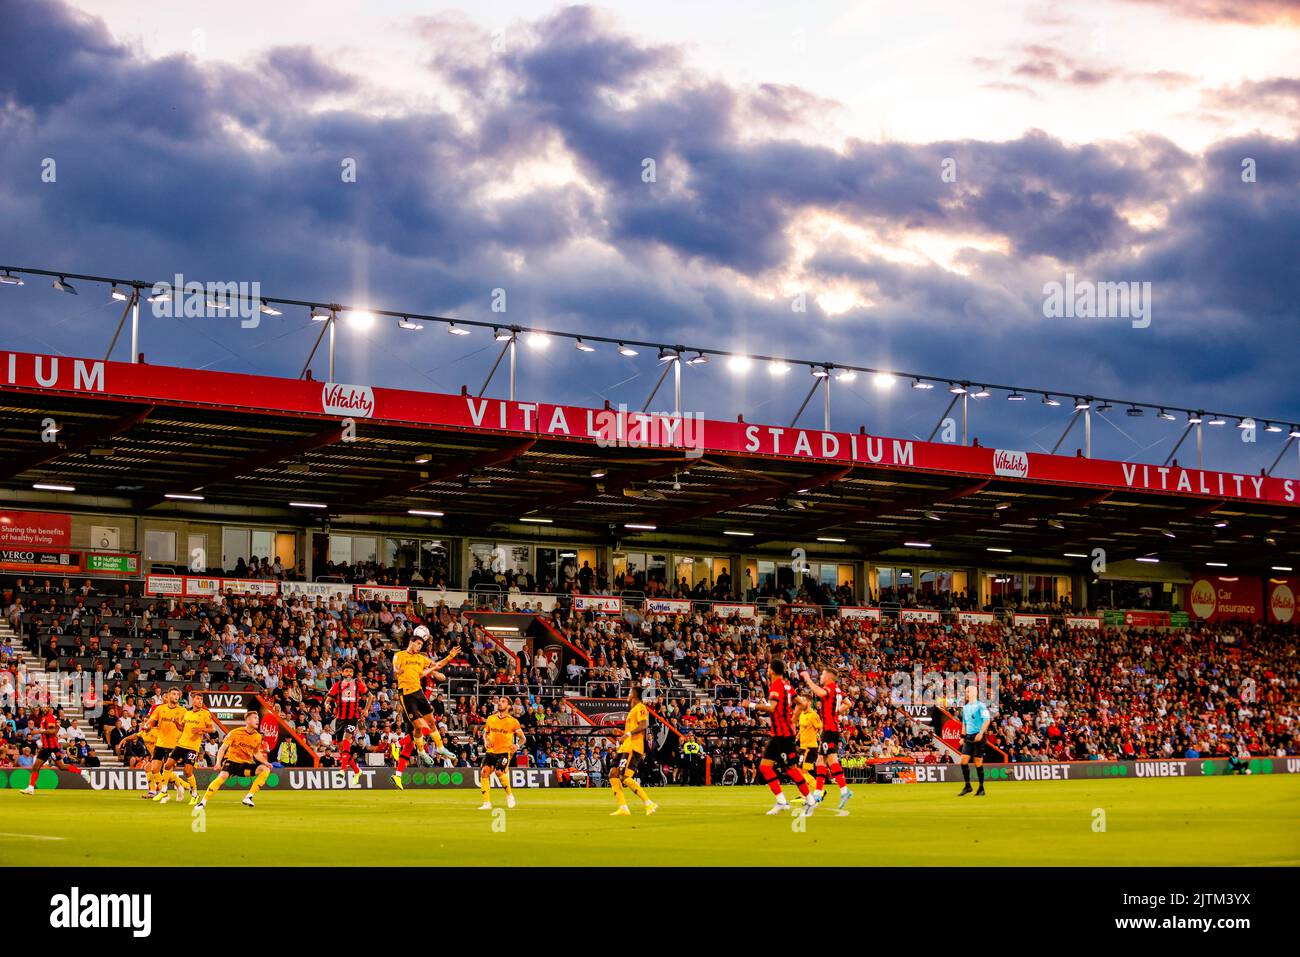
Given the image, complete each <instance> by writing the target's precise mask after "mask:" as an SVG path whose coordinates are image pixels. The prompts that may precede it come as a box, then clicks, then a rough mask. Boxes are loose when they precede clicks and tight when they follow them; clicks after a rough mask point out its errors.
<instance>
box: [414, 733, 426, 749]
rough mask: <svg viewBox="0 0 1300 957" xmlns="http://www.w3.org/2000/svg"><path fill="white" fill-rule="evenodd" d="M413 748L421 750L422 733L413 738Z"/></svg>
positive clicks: (422, 746)
mask: <svg viewBox="0 0 1300 957" xmlns="http://www.w3.org/2000/svg"><path fill="white" fill-rule="evenodd" d="M415 749H416V750H417V751H423V750H424V735H422V734H421V735H419V736H418V737H416V738H415Z"/></svg>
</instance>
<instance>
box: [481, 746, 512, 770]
mask: <svg viewBox="0 0 1300 957" xmlns="http://www.w3.org/2000/svg"><path fill="white" fill-rule="evenodd" d="M483 767H484V768H488V769H490V770H492V771H505V770H506V769H507V768H509V767H510V754H509V752H507V751H502V752H501V753H500V754H493V753H492V752H491V751H489V752H488V753H487V754H485V755H483Z"/></svg>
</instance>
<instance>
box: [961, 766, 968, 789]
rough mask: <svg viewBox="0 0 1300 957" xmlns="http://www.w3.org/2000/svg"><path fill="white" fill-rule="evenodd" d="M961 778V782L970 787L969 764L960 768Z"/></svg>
mask: <svg viewBox="0 0 1300 957" xmlns="http://www.w3.org/2000/svg"><path fill="white" fill-rule="evenodd" d="M961 777H962V780H963V781H965V782H966V786H967V787H970V765H969V764H963V765H962V766H961Z"/></svg>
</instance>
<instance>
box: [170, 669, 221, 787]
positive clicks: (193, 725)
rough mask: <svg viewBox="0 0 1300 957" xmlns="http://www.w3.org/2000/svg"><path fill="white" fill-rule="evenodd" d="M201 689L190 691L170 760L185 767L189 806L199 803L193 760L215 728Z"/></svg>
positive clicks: (196, 758)
mask: <svg viewBox="0 0 1300 957" xmlns="http://www.w3.org/2000/svg"><path fill="white" fill-rule="evenodd" d="M216 727H217V725H216V722H214V721H213V720H212V712H211V711H209V710H208V705H207V702H206V701H205V700H204V698H203V692H202V691H191V692H190V707H189V708H188V709H187V710H186V712H185V717H184V718H182V719H181V737H180V740H179V741H177V742H176V747H174V748H173V749H172V760H173V761H175V762H176V763H177V764H178V765H180V766H181V767H182V768H184V769H185V783H186V784H187V785H189V788H190V806H191V807H193V806H194V805H195V804H198V803H199V782H198V781H196V780H195V779H194V762H195V761H197V760H198V758H199V749H201V748H202V747H203V738H204V737H205V736H206V735H208V734H210V733H211V732H212V731H215V730H216Z"/></svg>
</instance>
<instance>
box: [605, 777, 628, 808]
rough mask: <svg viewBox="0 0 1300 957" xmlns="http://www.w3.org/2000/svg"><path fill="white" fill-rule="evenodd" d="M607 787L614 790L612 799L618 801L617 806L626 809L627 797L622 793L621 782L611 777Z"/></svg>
mask: <svg viewBox="0 0 1300 957" xmlns="http://www.w3.org/2000/svg"><path fill="white" fill-rule="evenodd" d="M609 786H610V787H612V788H613V789H614V797H615V798H616V799H617V800H618V803H619V806H620V807H627V795H626V794H624V793H623V782H622V781H620V780H619V779H618V778H616V777H611V778H610V779H609Z"/></svg>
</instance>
